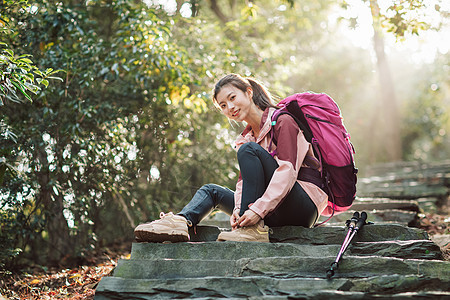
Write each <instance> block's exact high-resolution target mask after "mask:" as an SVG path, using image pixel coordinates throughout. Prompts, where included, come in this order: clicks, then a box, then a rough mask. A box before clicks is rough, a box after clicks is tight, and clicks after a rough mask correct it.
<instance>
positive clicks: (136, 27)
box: [0, 0, 450, 274]
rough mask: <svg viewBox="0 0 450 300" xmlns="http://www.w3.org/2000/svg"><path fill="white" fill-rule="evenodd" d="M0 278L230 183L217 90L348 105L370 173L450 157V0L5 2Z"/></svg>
mask: <svg viewBox="0 0 450 300" xmlns="http://www.w3.org/2000/svg"><path fill="white" fill-rule="evenodd" d="M0 5H1V6H0V142H1V146H0V225H1V232H0V269H1V272H2V274H7V273H8V272H9V271H10V270H14V269H15V268H17V267H19V266H23V265H31V264H36V265H60V266H61V265H70V264H77V263H82V262H83V261H84V260H86V259H87V257H88V256H89V254H90V253H91V252H92V251H94V250H95V249H99V248H101V247H103V246H106V245H110V244H112V243H116V242H120V241H131V240H132V239H133V228H134V227H135V226H136V225H137V224H138V223H139V222H143V221H147V220H150V219H155V218H157V217H158V214H159V212H160V211H165V212H168V211H177V210H179V209H180V208H181V207H182V206H183V205H184V204H186V203H187V202H188V201H189V200H190V198H191V196H192V195H193V193H194V192H195V191H196V190H197V189H198V188H199V187H201V186H202V185H203V184H205V183H217V184H221V185H224V186H228V187H230V188H233V187H234V184H235V181H236V176H237V174H238V167H237V163H236V159H235V153H234V150H233V149H232V148H231V144H232V141H233V139H234V137H235V136H236V135H237V134H238V133H239V132H240V130H242V125H239V124H235V123H230V122H228V121H227V120H226V118H225V117H223V116H222V115H221V114H220V113H219V111H218V110H217V109H216V108H215V106H214V104H213V103H212V101H211V89H212V88H213V84H214V82H215V81H216V80H217V79H218V78H220V77H221V76H223V75H224V74H227V73H230V72H233V73H239V74H242V75H244V76H254V77H256V78H257V79H259V80H261V81H262V82H263V83H264V84H265V85H266V86H267V87H268V88H269V90H270V91H271V92H272V93H273V94H274V95H276V96H278V97H280V98H283V97H285V96H287V95H289V94H291V93H294V92H304V91H314V92H325V93H328V94H329V95H331V96H332V97H333V98H334V99H335V100H336V101H337V103H338V104H339V106H340V108H341V110H342V113H343V116H345V125H346V127H347V129H348V131H349V132H350V133H351V137H352V142H353V144H354V146H355V149H356V160H357V167H358V168H359V169H360V174H361V176H364V173H365V172H366V171H367V170H368V169H369V168H370V166H371V165H373V164H376V163H381V162H391V161H399V160H418V161H436V160H442V159H446V158H448V157H450V138H449V135H448V133H449V131H450V120H449V110H450V91H449V88H450V76H449V70H450V52H449V48H450V45H449V39H448V37H449V36H450V29H449V18H448V17H449V11H450V5H449V3H448V2H446V1H440V0H428V1H427V0H392V1H388V0H378V1H376V0H371V1H367V0H366V1H365V0H348V1H344V0H339V1H331V0H302V1H296V0H290V1H282V0H277V1H262V0H255V1H244V0H229V1H225V0H223V1H220V0H191V1H183V0H181V1H180V0H178V1H150V0H149V1H145V2H142V1H138V0H135V1H125V0H88V1H81V0H62V1H51V0H40V1H25V0H1V1H0Z"/></svg>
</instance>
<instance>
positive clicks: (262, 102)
mask: <svg viewBox="0 0 450 300" xmlns="http://www.w3.org/2000/svg"><path fill="white" fill-rule="evenodd" d="M228 84H231V85H233V86H234V87H236V88H238V89H240V90H241V91H243V92H244V93H246V92H247V89H248V88H251V89H252V90H253V97H252V99H253V103H255V104H256V106H258V107H259V108H260V109H261V110H265V109H266V108H268V107H275V108H277V107H276V106H275V105H274V104H273V102H272V96H271V95H270V93H269V92H268V91H267V90H266V88H265V87H264V86H263V85H262V84H261V83H259V82H258V81H257V80H256V79H253V78H248V77H247V78H242V77H241V76H240V75H238V74H228V75H226V76H224V77H222V78H221V79H220V80H219V81H218V82H217V83H216V86H215V87H214V96H213V100H214V101H215V102H216V103H217V98H216V97H217V94H218V93H219V92H220V90H221V89H222V88H223V87H224V86H226V85H228Z"/></svg>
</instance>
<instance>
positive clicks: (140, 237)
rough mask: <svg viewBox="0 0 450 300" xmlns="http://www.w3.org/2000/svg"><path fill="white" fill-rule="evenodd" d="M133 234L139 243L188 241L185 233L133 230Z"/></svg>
mask: <svg viewBox="0 0 450 300" xmlns="http://www.w3.org/2000/svg"><path fill="white" fill-rule="evenodd" d="M134 235H135V237H136V241H137V242H140V243H143V242H144V243H145V242H150V243H163V242H172V243H179V242H187V241H189V236H186V235H185V234H182V233H180V234H169V233H158V232H149V231H140V230H139V231H135V232H134Z"/></svg>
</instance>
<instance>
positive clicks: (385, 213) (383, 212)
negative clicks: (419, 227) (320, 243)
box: [318, 209, 419, 226]
mask: <svg viewBox="0 0 450 300" xmlns="http://www.w3.org/2000/svg"><path fill="white" fill-rule="evenodd" d="M358 211H361V210H358ZM365 211H366V212H367V214H368V215H369V218H368V221H372V222H374V223H376V224H378V223H384V224H386V223H387V222H395V223H396V224H401V225H405V226H412V225H415V224H416V223H417V221H418V220H419V217H418V214H417V211H406V210H400V209H374V210H371V211H369V210H365ZM354 212H355V210H351V211H346V212H342V213H340V214H336V215H334V216H333V218H332V219H331V220H330V221H332V222H333V223H334V224H335V223H342V224H345V221H346V220H349V219H351V217H352V216H353V213H354ZM327 218H328V217H325V216H321V217H320V218H319V221H318V223H320V222H323V221H325V220H326V219H327Z"/></svg>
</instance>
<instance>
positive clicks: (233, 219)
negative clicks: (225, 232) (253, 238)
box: [230, 209, 239, 230]
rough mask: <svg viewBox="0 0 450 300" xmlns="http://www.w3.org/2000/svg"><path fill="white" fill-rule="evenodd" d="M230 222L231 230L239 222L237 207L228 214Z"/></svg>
mask: <svg viewBox="0 0 450 300" xmlns="http://www.w3.org/2000/svg"><path fill="white" fill-rule="evenodd" d="M230 224H231V229H232V230H235V229H236V228H238V224H239V209H235V210H233V213H232V214H231V216H230Z"/></svg>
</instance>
